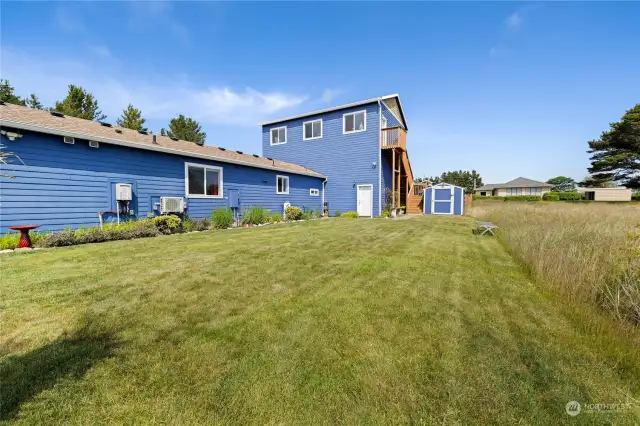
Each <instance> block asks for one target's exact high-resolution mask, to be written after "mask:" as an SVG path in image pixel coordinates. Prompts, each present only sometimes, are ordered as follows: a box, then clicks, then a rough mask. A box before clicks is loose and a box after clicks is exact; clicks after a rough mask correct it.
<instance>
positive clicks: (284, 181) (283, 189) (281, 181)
mask: <svg viewBox="0 0 640 426" xmlns="http://www.w3.org/2000/svg"><path fill="white" fill-rule="evenodd" d="M288 193H289V176H282V175H276V194H288Z"/></svg>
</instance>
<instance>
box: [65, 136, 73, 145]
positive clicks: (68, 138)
mask: <svg viewBox="0 0 640 426" xmlns="http://www.w3.org/2000/svg"><path fill="white" fill-rule="evenodd" d="M63 140H64V143H68V144H69V145H73V144H74V143H76V140H75V138H72V137H71V136H65V137H64V139H63Z"/></svg>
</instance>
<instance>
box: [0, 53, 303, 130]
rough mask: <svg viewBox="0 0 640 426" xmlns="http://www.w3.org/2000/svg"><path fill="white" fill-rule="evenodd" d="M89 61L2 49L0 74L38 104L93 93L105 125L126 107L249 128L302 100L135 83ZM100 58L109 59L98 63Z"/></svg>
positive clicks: (117, 67) (172, 82)
mask: <svg viewBox="0 0 640 426" xmlns="http://www.w3.org/2000/svg"><path fill="white" fill-rule="evenodd" d="M90 50H91V52H92V53H93V54H94V57H95V59H92V60H91V61H86V62H84V61H81V60H68V59H64V58H60V57H58V56H51V57H44V56H43V55H34V56H31V55H28V54H25V53H24V52H23V51H19V50H15V49H11V48H7V47H4V46H3V47H2V50H1V52H0V54H1V56H2V59H3V60H2V69H1V70H0V71H1V74H2V75H3V77H4V78H8V79H9V80H10V81H11V83H12V84H13V85H14V86H15V87H16V91H17V92H18V93H21V94H22V93H24V94H27V93H36V94H37V95H38V96H39V97H40V99H41V100H42V102H43V104H44V105H46V106H49V105H53V103H54V102H55V101H56V100H60V99H62V98H63V97H64V95H65V94H66V92H67V86H68V85H69V84H70V83H73V84H77V85H80V86H82V87H84V88H85V89H87V90H88V91H89V92H91V93H93V94H94V95H95V97H96V98H97V99H98V101H99V103H100V108H101V109H102V111H103V112H104V113H105V114H107V115H108V120H110V121H114V120H115V118H116V117H118V116H119V115H120V113H121V112H122V110H123V109H124V108H125V107H126V106H127V105H128V104H129V103H132V104H133V105H135V106H136V107H137V108H140V109H141V110H142V111H143V113H144V116H145V117H146V118H147V119H159V120H168V119H170V118H172V117H175V116H176V115H177V114H184V115H187V116H190V117H193V118H194V119H196V120H199V121H201V122H202V123H207V124H228V125H251V126H253V125H255V124H256V123H258V122H260V121H264V120H267V119H269V118H274V115H275V114H283V113H285V112H287V111H288V110H292V109H294V108H295V107H297V106H299V105H300V104H302V103H304V102H305V101H306V100H307V99H308V98H307V96H305V95H298V94H292V93H285V92H278V91H273V92H269V91H260V90H256V89H253V88H250V87H246V88H244V89H241V90H237V89H234V88H231V87H225V86H218V85H215V84H211V85H208V86H205V87H202V86H198V85H195V84H193V83H192V82H190V80H189V78H188V76H185V75H184V74H176V75H153V74H151V73H149V74H145V75H144V76H140V77H136V76H135V75H134V74H133V73H130V72H127V71H128V70H125V69H123V68H122V62H121V61H118V60H114V58H113V56H112V55H111V52H110V51H109V50H108V49H106V50H104V49H97V50H96V49H95V48H90ZM100 53H102V54H106V53H109V57H105V58H103V60H100V59H99V58H100Z"/></svg>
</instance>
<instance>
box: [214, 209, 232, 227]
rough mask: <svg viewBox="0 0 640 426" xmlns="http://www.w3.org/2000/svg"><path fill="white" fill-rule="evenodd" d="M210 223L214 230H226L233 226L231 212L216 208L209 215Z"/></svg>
mask: <svg viewBox="0 0 640 426" xmlns="http://www.w3.org/2000/svg"><path fill="white" fill-rule="evenodd" d="M211 223H212V224H213V227H214V228H216V229H227V228H230V227H231V225H233V210H231V209H227V208H222V207H221V208H218V209H215V210H214V211H213V213H211Z"/></svg>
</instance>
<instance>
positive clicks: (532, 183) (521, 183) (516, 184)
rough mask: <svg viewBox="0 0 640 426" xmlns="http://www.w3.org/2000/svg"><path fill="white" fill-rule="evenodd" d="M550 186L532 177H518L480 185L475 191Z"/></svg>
mask: <svg viewBox="0 0 640 426" xmlns="http://www.w3.org/2000/svg"><path fill="white" fill-rule="evenodd" d="M551 186H553V185H549V184H548V183H545V182H539V181H537V180H533V179H527V178H523V177H519V178H515V179H513V180H510V181H509V182H507V183H488V184H486V185H482V186H481V187H480V188H476V191H487V190H491V189H496V188H540V187H543V188H550V187H551Z"/></svg>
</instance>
